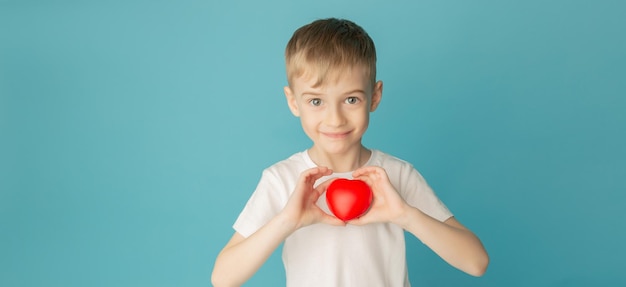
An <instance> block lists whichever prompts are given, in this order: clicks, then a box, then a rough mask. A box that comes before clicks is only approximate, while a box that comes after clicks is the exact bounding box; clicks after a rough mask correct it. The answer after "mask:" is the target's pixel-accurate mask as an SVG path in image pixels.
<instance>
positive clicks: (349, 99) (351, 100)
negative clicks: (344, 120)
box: [346, 97, 359, 105]
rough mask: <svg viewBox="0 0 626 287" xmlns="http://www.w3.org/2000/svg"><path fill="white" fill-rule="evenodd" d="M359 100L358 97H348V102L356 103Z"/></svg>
mask: <svg viewBox="0 0 626 287" xmlns="http://www.w3.org/2000/svg"><path fill="white" fill-rule="evenodd" d="M358 102H359V98H357V97H349V98H347V99H346V104H351V105H354V104H356V103H358Z"/></svg>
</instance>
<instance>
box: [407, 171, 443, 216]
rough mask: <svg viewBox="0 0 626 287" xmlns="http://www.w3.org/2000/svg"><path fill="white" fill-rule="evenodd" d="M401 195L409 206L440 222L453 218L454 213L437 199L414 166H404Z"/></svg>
mask: <svg viewBox="0 0 626 287" xmlns="http://www.w3.org/2000/svg"><path fill="white" fill-rule="evenodd" d="M402 169H403V171H402V180H401V182H402V186H401V187H400V193H401V194H402V196H403V197H404V199H405V200H406V201H407V203H408V204H410V205H411V206H414V207H416V208H418V209H419V210H421V211H422V212H424V213H426V214H427V215H429V216H430V217H433V218H435V219H437V220H439V221H445V220H447V219H448V218H450V217H452V212H450V210H449V209H448V208H447V207H446V205H445V204H444V203H443V202H442V201H441V200H440V199H439V198H438V197H437V195H436V194H435V192H434V191H433V190H432V189H431V188H430V186H429V185H428V183H427V182H426V180H425V179H424V177H422V175H421V174H420V173H419V172H418V171H417V170H416V169H415V168H414V167H413V166H412V165H409V164H407V165H406V166H403V168H402Z"/></svg>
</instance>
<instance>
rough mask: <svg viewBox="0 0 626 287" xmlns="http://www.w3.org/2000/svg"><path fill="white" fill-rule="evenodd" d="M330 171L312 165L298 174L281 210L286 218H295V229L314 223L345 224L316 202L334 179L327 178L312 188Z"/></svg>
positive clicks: (330, 171) (329, 173) (330, 172)
mask: <svg viewBox="0 0 626 287" xmlns="http://www.w3.org/2000/svg"><path fill="white" fill-rule="evenodd" d="M332 173H333V172H332V170H330V169H328V168H326V167H314V168H311V169H307V170H305V171H304V172H302V173H301V174H300V177H299V178H298V183H297V184H296V189H295V190H294V192H293V194H291V197H290V198H289V200H288V201H287V204H286V205H285V208H284V209H283V211H282V213H283V214H284V215H285V216H287V218H289V219H292V220H295V229H296V230H297V229H299V228H302V227H305V226H309V225H312V224H316V223H326V224H330V225H338V226H344V225H345V223H344V222H343V221H342V220H340V219H338V218H336V217H334V216H331V215H329V214H327V213H326V212H324V211H323V210H321V209H320V208H319V206H317V204H316V203H317V200H318V199H319V198H320V196H321V195H322V194H324V192H326V188H327V187H328V185H329V184H330V183H331V182H332V181H333V180H334V179H329V180H327V181H325V182H323V183H321V184H320V185H318V186H317V187H315V188H314V185H315V182H316V181H317V180H318V179H320V178H322V177H323V176H327V175H331V174H332Z"/></svg>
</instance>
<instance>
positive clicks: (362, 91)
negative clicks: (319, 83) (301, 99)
mask: <svg viewBox="0 0 626 287" xmlns="http://www.w3.org/2000/svg"><path fill="white" fill-rule="evenodd" d="M355 93H360V94H364V95H365V91H364V90H362V89H354V90H350V91H348V92H345V93H343V94H342V95H343V96H345V95H351V94H355ZM305 95H309V96H323V95H324V93H318V92H313V91H305V92H302V94H301V96H305Z"/></svg>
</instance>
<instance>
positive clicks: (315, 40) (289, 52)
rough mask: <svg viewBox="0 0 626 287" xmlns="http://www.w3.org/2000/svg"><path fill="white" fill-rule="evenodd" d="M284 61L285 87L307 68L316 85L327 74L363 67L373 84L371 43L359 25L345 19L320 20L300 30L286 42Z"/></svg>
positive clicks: (374, 55)
mask: <svg viewBox="0 0 626 287" xmlns="http://www.w3.org/2000/svg"><path fill="white" fill-rule="evenodd" d="M285 61H286V70H287V81H288V82H289V85H291V84H292V80H293V78H294V77H300V76H303V75H304V74H306V73H309V72H310V71H308V70H311V68H312V70H313V71H315V72H317V81H316V83H315V85H316V86H317V85H320V84H322V83H323V82H324V81H325V80H326V78H327V77H328V74H329V72H331V73H332V72H333V71H335V70H336V72H341V71H342V70H343V69H348V70H350V69H352V68H354V67H358V66H361V67H363V68H365V72H366V73H368V74H367V75H366V76H369V78H370V79H371V84H372V85H374V83H375V82H376V48H375V46H374V41H373V40H372V38H370V36H369V35H368V34H367V32H365V30H364V29H363V28H362V27H361V26H359V25H357V24H355V23H354V22H352V21H349V20H345V19H337V18H327V19H320V20H316V21H313V22H311V23H310V24H307V25H305V26H302V27H300V28H299V29H298V30H296V31H295V32H294V33H293V35H292V36H291V39H290V40H289V42H288V43H287V47H286V49H285ZM310 76H315V75H310ZM337 76H338V75H337Z"/></svg>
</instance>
